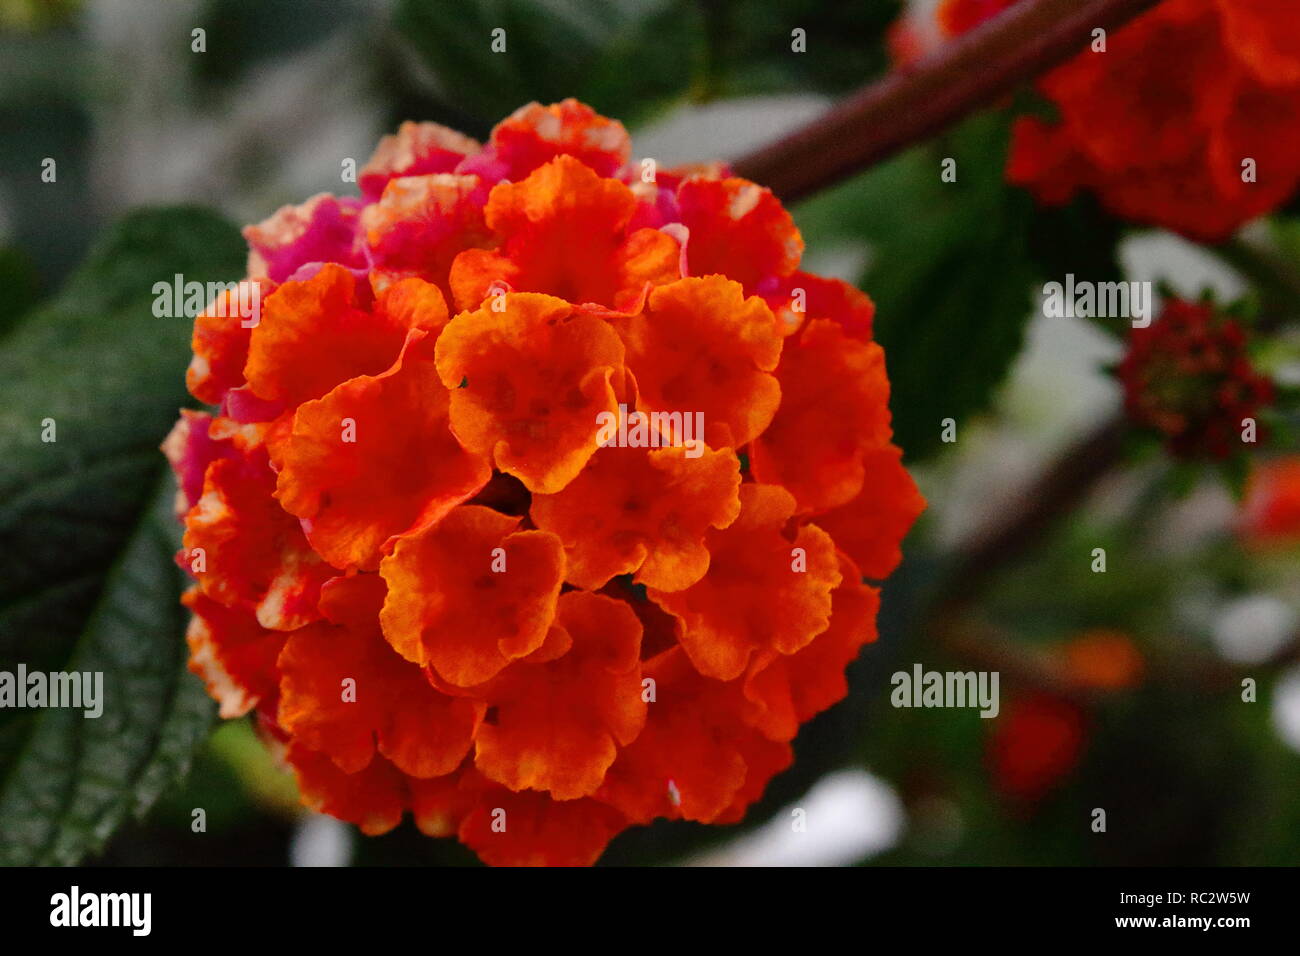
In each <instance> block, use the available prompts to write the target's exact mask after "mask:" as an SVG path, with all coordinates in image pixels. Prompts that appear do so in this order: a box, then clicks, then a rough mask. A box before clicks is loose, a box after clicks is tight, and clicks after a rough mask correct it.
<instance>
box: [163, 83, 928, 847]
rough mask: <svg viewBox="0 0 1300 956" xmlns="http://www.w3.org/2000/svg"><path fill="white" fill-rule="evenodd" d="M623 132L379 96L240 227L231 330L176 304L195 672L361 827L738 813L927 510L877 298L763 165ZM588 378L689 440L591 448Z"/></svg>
mask: <svg viewBox="0 0 1300 956" xmlns="http://www.w3.org/2000/svg"><path fill="white" fill-rule="evenodd" d="M630 160H631V153H630V142H629V140H628V136H627V133H626V131H625V130H624V129H623V127H622V125H620V124H619V123H617V122H616V121H613V120H609V119H605V118H604V117H601V116H598V115H596V114H595V113H594V112H592V110H590V109H589V108H587V107H586V106H583V105H582V104H580V103H577V102H575V101H573V100H567V101H565V102H563V103H559V104H556V105H553V106H545V107H544V106H540V105H537V104H531V105H529V106H525V107H523V108H522V109H520V110H519V111H517V112H516V113H515V114H514V115H513V116H511V117H509V118H508V119H507V120H505V121H504V122H502V123H501V124H500V125H499V126H497V128H496V129H495V130H494V131H493V133H492V137H491V139H490V140H489V142H488V143H487V144H486V145H485V146H482V147H480V145H479V144H478V143H476V142H474V141H472V140H470V139H467V138H466V137H463V136H461V135H459V134H457V133H454V132H452V131H450V130H447V129H444V128H442V127H440V126H436V125H434V124H431V123H422V124H415V123H406V124H404V125H403V126H402V128H401V129H400V130H399V131H398V133H397V134H396V135H395V136H389V137H385V139H384V140H383V141H382V142H381V143H380V145H379V148H378V149H377V150H376V152H375V155H374V156H373V157H372V158H371V160H370V161H369V163H368V164H367V165H366V166H365V167H364V169H363V170H362V171H361V173H360V176H359V185H360V187H361V193H362V195H361V196H360V197H359V198H342V199H340V198H335V197H333V196H328V195H320V196H317V197H315V198H313V199H311V200H308V201H307V202H306V203H305V204H303V205H301V206H294V207H286V208H284V209H281V210H280V211H279V212H277V213H276V214H275V215H274V216H272V217H271V218H270V219H268V220H267V221H266V222H263V223H261V224H260V225H257V226H253V227H250V228H248V229H246V230H245V235H246V237H247V238H248V241H249V244H250V247H251V253H250V256H249V275H248V278H247V280H246V281H248V282H255V283H259V284H260V286H261V289H260V292H261V297H262V303H263V306H262V309H261V315H260V321H259V322H257V323H256V324H253V323H250V322H241V321H240V319H239V318H238V317H236V318H233V319H231V318H223V317H222V316H224V315H225V314H227V312H229V313H231V314H235V313H236V312H237V310H233V309H230V310H222V309H219V308H213V309H211V310H210V311H209V312H208V313H205V314H204V315H202V316H200V317H199V318H198V320H197V322H196V323H195V330H194V340H193V346H194V360H193V363H192V364H191V366H190V370H189V375H188V382H189V386H190V390H191V391H192V392H193V393H194V395H195V396H196V397H197V398H199V399H200V400H202V401H204V402H207V403H210V404H211V405H213V406H215V410H214V411H212V412H184V413H183V414H182V418H181V420H180V422H179V423H178V424H177V426H176V429H175V430H174V432H173V433H172V435H171V437H170V438H169V439H168V441H167V443H166V445H165V449H166V451H167V454H168V456H169V458H170V459H171V461H172V463H173V465H174V467H175V469H176V472H177V474H178V477H179V480H180V487H181V493H180V498H181V501H180V507H181V511H182V513H183V515H184V521H185V537H184V546H183V548H182V550H181V551H180V553H179V555H178V561H179V562H180V563H181V565H182V566H184V567H185V568H187V569H189V570H190V571H191V572H192V573H193V575H194V577H195V582H196V583H195V585H194V587H192V588H191V589H190V591H189V592H188V593H187V594H186V596H185V603H186V604H187V605H188V606H189V607H190V608H191V609H192V611H193V620H192V624H191V626H190V630H189V644H190V648H191V652H192V656H191V668H192V669H193V670H194V671H195V672H196V673H198V674H199V675H201V676H202V677H203V678H204V680H205V681H206V682H207V685H208V689H209V691H210V692H211V694H212V695H213V697H215V698H216V699H217V700H218V701H219V702H220V705H221V713H222V715H223V716H226V717H236V716H240V715H242V714H246V713H250V712H252V713H255V714H256V718H257V722H258V725H259V727H260V728H261V730H262V731H263V733H264V735H265V737H266V739H267V740H268V741H269V742H270V743H271V745H272V746H273V747H274V748H275V749H276V750H277V751H278V752H280V753H282V754H283V757H284V759H285V760H286V761H287V762H288V764H289V765H290V766H291V767H292V768H293V771H294V773H295V774H296V776H297V779H298V784H299V787H300V788H301V791H302V795H303V799H304V801H305V802H306V803H307V804H309V805H310V806H312V807H314V808H316V809H318V810H321V811H323V812H325V813H330V814H333V815H335V816H337V817H340V818H342V819H345V820H350V821H353V822H355V823H356V824H358V825H359V826H360V827H361V829H362V830H363V831H365V832H366V833H382V832H384V831H386V830H389V829H391V828H392V827H394V826H396V825H397V824H398V823H399V821H400V820H401V819H402V816H403V814H404V813H405V812H407V811H409V812H410V813H411V814H412V815H413V817H414V819H415V822H416V824H417V825H418V826H419V827H420V829H421V830H423V831H424V832H426V833H428V834H431V835H437V836H443V835H451V834H455V835H457V836H459V838H460V839H461V840H462V841H463V842H464V843H465V844H467V845H468V846H470V847H472V848H473V849H474V850H475V851H476V852H477V853H478V854H479V856H480V857H482V859H484V860H485V861H487V862H489V863H497V864H522V863H530V864H587V863H591V862H593V861H594V860H595V859H596V858H597V857H598V856H599V855H600V853H601V851H602V850H603V848H604V847H605V845H606V843H607V842H608V841H609V839H610V838H611V837H612V836H613V835H614V834H616V833H618V832H619V831H620V830H622V829H624V828H625V827H628V826H629V825H632V824H638V823H648V822H650V821H651V820H653V819H655V818H656V817H672V818H684V819H689V820H696V821H701V822H705V823H715V822H731V821H736V820H739V819H740V818H741V817H742V816H743V814H744V812H745V809H746V807H747V806H748V805H749V804H750V803H752V802H753V801H754V800H756V799H757V798H758V796H759V795H760V794H761V792H762V791H763V789H764V787H765V786H766V785H767V782H768V781H769V780H770V779H771V777H772V776H773V775H774V774H776V773H777V772H778V771H780V770H781V769H783V768H784V767H785V766H787V765H788V764H789V763H790V760H791V751H790V741H791V739H792V738H793V737H794V736H795V734H796V732H797V731H798V728H799V725H800V723H802V722H803V721H805V720H807V719H808V718H810V717H811V716H813V715H814V714H816V713H817V712H818V711H821V710H823V709H825V708H826V707H828V706H830V705H831V704H832V703H834V702H835V701H836V700H838V699H839V698H840V697H842V696H843V695H844V693H845V683H844V668H845V666H846V665H847V664H848V662H849V661H850V660H852V659H853V658H854V656H855V655H856V654H857V652H858V650H859V648H860V647H861V646H862V645H863V644H864V643H866V642H869V641H871V640H873V639H874V637H875V613H876V606H877V592H876V589H875V588H873V587H871V586H869V585H867V584H866V583H864V577H865V578H869V579H874V580H879V579H882V578H884V577H885V576H887V575H888V574H889V573H890V571H891V570H892V569H893V568H894V566H895V565H896V564H897V562H898V560H899V557H900V555H899V542H900V540H901V539H902V537H903V535H904V534H905V533H906V531H907V529H908V527H909V526H910V525H911V523H912V522H913V520H914V519H915V518H916V516H917V515H918V513H919V512H920V511H921V509H922V508H923V506H924V502H923V501H922V499H921V496H920V495H919V494H918V493H917V490H916V487H915V486H914V485H913V483H912V480H911V478H910V477H909V476H908V475H907V473H906V472H905V471H904V470H903V468H902V466H901V464H900V452H899V450H898V449H897V448H896V447H894V445H893V444H891V433H890V427H889V411H888V407H887V399H888V392H889V383H888V381H887V379H886V377H885V367H884V361H883V356H882V354H881V350H880V347H879V346H878V345H876V344H875V343H874V342H872V340H871V318H872V303H871V301H870V300H869V299H868V298H867V297H866V296H865V295H864V294H862V293H861V292H859V291H858V290H856V289H854V288H852V287H850V286H848V285H845V284H844V283H842V282H837V281H834V280H830V279H824V278H819V277H817V276H813V275H809V274H807V273H804V272H800V271H799V260H800V256H801V253H802V249H803V242H802V240H801V239H800V237H799V233H798V231H797V230H796V229H795V226H794V223H793V221H792V220H791V218H790V216H789V215H788V214H787V213H786V211H785V210H784V209H783V208H782V207H781V204H780V203H779V202H778V201H777V200H776V199H775V198H774V197H773V196H772V194H771V193H770V192H768V191H767V190H766V189H763V188H762V187H760V186H758V185H755V184H754V183H751V182H747V181H745V180H742V179H736V178H731V177H728V176H727V175H725V171H724V170H722V169H721V168H717V167H708V168H697V169H692V170H682V171H661V172H660V173H659V175H658V176H657V177H655V178H654V179H655V180H656V181H650V182H646V181H644V179H643V177H642V170H643V169H644V168H647V167H644V166H643V165H642V164H640V163H637V164H633V163H631V162H630ZM245 325H252V327H251V328H245V327H244V326H245ZM620 406H622V407H623V408H625V409H627V410H631V411H630V412H629V413H628V414H631V413H633V412H641V413H646V414H649V413H660V417H659V418H658V419H656V421H657V422H660V423H663V422H671V421H672V418H671V416H672V415H673V414H675V413H681V416H683V417H684V416H696V415H697V414H702V416H703V422H704V432H703V435H702V436H701V437H702V439H703V443H704V444H703V445H702V446H695V447H692V448H690V449H689V450H688V449H687V448H685V447H681V446H680V445H679V446H677V447H674V446H673V445H672V444H671V440H672V439H673V437H674V436H673V435H669V434H663V435H661V436H659V438H660V440H658V441H655V442H651V443H650V444H651V445H652V447H601V446H600V443H599V441H598V433H599V431H600V428H599V425H598V422H599V421H600V420H601V417H602V415H605V418H606V420H608V414H605V413H609V414H618V413H619V409H620ZM679 420H680V417H679ZM689 420H691V421H696V420H698V419H697V418H694V417H692V418H690V419H689ZM665 428H666V430H668V431H670V430H671V428H667V427H666V426H665ZM656 446H657V447H656ZM746 463H747V465H746Z"/></svg>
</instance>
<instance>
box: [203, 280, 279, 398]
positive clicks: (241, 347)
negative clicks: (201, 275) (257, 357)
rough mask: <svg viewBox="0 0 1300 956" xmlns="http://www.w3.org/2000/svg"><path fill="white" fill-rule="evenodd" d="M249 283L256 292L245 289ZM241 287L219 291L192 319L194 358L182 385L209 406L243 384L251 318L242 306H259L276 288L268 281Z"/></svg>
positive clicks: (252, 282) (248, 282)
mask: <svg viewBox="0 0 1300 956" xmlns="http://www.w3.org/2000/svg"><path fill="white" fill-rule="evenodd" d="M249 284H256V286H257V291H256V293H254V292H253V291H252V290H251V289H249V288H247V286H248V285H249ZM240 286H241V287H243V288H236V289H233V290H229V291H224V292H222V293H221V294H220V295H219V296H218V297H217V299H216V300H214V301H213V302H212V303H211V304H209V306H208V307H207V308H206V309H204V310H203V311H202V312H200V313H199V315H198V316H197V317H196V318H195V319H194V335H193V337H192V338H191V339H190V347H191V348H192V349H193V351H194V357H193V358H192V359H190V367H189V368H188V369H187V370H186V372H185V386H186V388H188V389H189V390H190V394H191V395H193V396H194V397H195V398H197V399H198V400H199V401H201V402H207V403H208V404H209V405H220V404H221V400H222V399H223V398H225V396H226V392H228V391H229V390H230V389H232V388H238V387H239V386H241V385H243V384H244V363H245V362H246V361H248V340H249V336H251V335H252V334H253V327H252V324H251V323H252V322H253V317H252V316H250V317H248V318H245V317H244V315H243V312H244V311H245V310H244V309H243V308H241V306H244V307H246V306H247V305H248V304H250V303H252V302H254V301H256V302H258V303H261V302H262V301H264V300H265V299H266V297H267V296H269V295H270V294H271V291H272V290H273V289H274V288H275V285H274V284H273V283H272V282H270V281H267V280H262V281H260V282H254V280H245V281H244V282H242V283H240ZM254 296H256V298H254Z"/></svg>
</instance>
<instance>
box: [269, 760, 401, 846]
mask: <svg viewBox="0 0 1300 956" xmlns="http://www.w3.org/2000/svg"><path fill="white" fill-rule="evenodd" d="M285 759H286V760H287V761H288V763H289V766H290V767H291V768H292V769H293V775H294V778H295V779H296V780H297V781H298V790H299V792H300V793H301V794H302V802H303V803H304V804H306V805H307V806H308V807H310V808H311V809H312V810H315V811H316V812H317V813H328V814H329V815H330V816H332V817H338V818H339V819H340V820H347V821H348V822H349V823H355V824H356V825H357V826H358V827H360V828H361V832H362V833H364V834H366V835H367V836H378V835H379V834H381V833H387V832H388V831H389V830H391V829H393V827H395V826H397V825H398V824H399V823H401V822H402V813H403V812H404V811H405V810H406V805H407V803H408V802H409V799H410V796H409V790H408V787H407V778H406V777H405V776H404V775H403V774H402V772H401V771H400V770H398V769H397V768H396V767H394V766H393V765H392V764H390V763H389V762H388V761H386V760H383V759H380V758H376V759H375V760H372V761H371V762H370V763H369V764H368V765H367V766H366V767H365V768H364V769H362V770H358V771H357V772H356V773H344V772H343V771H342V770H340V769H339V768H338V766H337V765H336V764H335V763H334V761H332V760H330V758H329V757H327V756H326V755H325V754H323V753H320V752H319V751H315V750H311V749H309V748H307V747H305V746H303V745H302V744H301V743H299V742H297V741H293V742H291V743H290V745H289V747H288V750H287V751H286V753H285Z"/></svg>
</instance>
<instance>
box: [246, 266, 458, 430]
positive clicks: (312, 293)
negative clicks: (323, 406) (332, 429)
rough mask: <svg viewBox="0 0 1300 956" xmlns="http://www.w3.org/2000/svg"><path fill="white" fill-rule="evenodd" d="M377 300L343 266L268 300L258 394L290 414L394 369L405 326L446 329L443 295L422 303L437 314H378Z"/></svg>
mask: <svg viewBox="0 0 1300 956" xmlns="http://www.w3.org/2000/svg"><path fill="white" fill-rule="evenodd" d="M435 296H436V297H437V298H436V299H435ZM372 299H373V297H372V292H371V289H370V288H369V286H368V285H364V284H362V285H358V283H357V280H356V278H355V277H354V276H353V274H352V273H351V272H349V271H348V270H347V269H344V268H343V267H342V266H337V265H327V266H325V267H324V268H322V269H321V270H320V272H318V273H317V274H316V275H314V276H313V277H312V278H310V279H306V280H304V281H301V282H286V283H285V284H284V285H282V286H280V288H278V289H277V290H276V291H275V292H274V293H273V294H272V295H271V296H270V297H269V298H268V299H267V300H266V302H265V304H264V306H263V308H262V321H261V322H260V323H259V324H258V326H257V327H256V328H255V329H253V334H252V339H251V340H250V342H249V350H248V364H247V365H246V367H245V370H244V371H245V374H246V375H247V377H248V384H249V386H250V387H251V389H252V391H253V393H254V394H255V395H256V396H257V397H259V398H261V399H264V400H267V401H278V402H283V403H285V404H286V405H288V406H289V407H294V406H297V405H299V404H301V403H302V402H306V401H309V400H311V399H314V398H320V397H321V396H322V395H324V394H325V393H326V392H328V391H330V389H332V388H334V387H335V386H336V385H339V384H340V383H342V382H346V381H347V380H348V379H350V378H354V377H356V376H358V375H376V374H378V373H380V372H382V371H383V370H384V369H386V368H388V367H389V366H390V365H392V364H393V360H394V359H395V358H397V353H398V352H400V351H401V349H402V343H403V342H404V341H405V340H406V333H407V331H408V330H409V329H410V328H412V326H410V325H407V324H406V322H408V321H415V322H417V323H420V324H421V325H422V327H426V328H437V327H441V325H442V323H444V322H446V318H447V308H446V304H445V303H441V302H440V300H441V295H440V294H438V293H437V292H436V290H434V291H433V292H431V293H429V294H428V295H427V296H426V297H424V299H423V302H424V304H425V305H426V306H427V307H428V308H429V309H432V311H431V312H426V311H425V310H423V309H421V310H418V311H417V310H407V311H405V312H399V313H397V314H390V313H389V312H387V311H385V310H384V309H382V308H373V302H372Z"/></svg>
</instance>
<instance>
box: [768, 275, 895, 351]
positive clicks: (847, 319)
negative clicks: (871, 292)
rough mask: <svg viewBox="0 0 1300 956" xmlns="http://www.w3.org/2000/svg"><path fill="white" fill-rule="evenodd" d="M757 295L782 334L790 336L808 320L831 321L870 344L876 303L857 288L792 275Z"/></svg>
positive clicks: (839, 281)
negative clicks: (774, 317) (760, 296)
mask: <svg viewBox="0 0 1300 956" xmlns="http://www.w3.org/2000/svg"><path fill="white" fill-rule="evenodd" d="M761 294H762V296H763V299H764V301H766V302H767V304H768V306H769V307H771V309H772V314H773V315H775V316H776V321H777V325H778V327H779V328H780V329H781V333H782V334H783V335H787V336H789V335H794V333H796V332H798V331H799V330H800V329H801V328H802V327H803V325H804V323H805V322H806V321H808V320H811V319H832V320H834V321H835V322H837V323H838V324H839V325H840V327H841V328H843V329H844V331H845V332H846V333H847V334H849V335H850V336H852V337H853V338H855V339H860V340H862V341H863V342H870V341H871V330H872V324H873V322H874V320H875V316H876V304H875V303H874V302H872V301H871V297H870V296H868V295H867V294H866V293H865V292H863V291H862V290H861V289H859V288H857V287H856V286H851V285H849V284H848V283H847V282H843V281H841V280H840V279H826V278H823V277H822V276H817V275H813V274H812V273H811V272H795V273H792V274H791V275H789V276H787V277H785V278H783V279H781V280H779V281H777V282H776V283H775V284H774V285H773V288H772V289H771V290H770V291H769V290H767V289H766V288H764V290H763V291H762V293H761Z"/></svg>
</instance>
